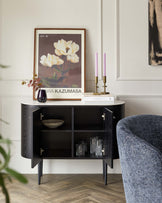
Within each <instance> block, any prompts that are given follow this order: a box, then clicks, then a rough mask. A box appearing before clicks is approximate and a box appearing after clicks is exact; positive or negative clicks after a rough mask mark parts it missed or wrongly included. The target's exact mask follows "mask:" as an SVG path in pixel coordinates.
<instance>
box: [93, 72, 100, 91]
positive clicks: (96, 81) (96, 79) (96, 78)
mask: <svg viewBox="0 0 162 203" xmlns="http://www.w3.org/2000/svg"><path fill="white" fill-rule="evenodd" d="M97 84H98V76H96V77H95V93H93V94H94V95H98V94H99V93H98V90H97V88H98V85H97Z"/></svg>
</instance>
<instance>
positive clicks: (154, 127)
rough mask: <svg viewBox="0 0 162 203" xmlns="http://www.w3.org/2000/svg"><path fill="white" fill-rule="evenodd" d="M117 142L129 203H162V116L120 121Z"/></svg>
mask: <svg viewBox="0 0 162 203" xmlns="http://www.w3.org/2000/svg"><path fill="white" fill-rule="evenodd" d="M117 142H118V148H119V156H120V163H121V169H122V177H123V183H124V191H125V196H126V201H127V203H162V116H157V115H137V116H130V117H127V118H124V119H122V120H120V121H119V122H118V124H117Z"/></svg>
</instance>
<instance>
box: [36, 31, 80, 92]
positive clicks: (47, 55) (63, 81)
mask: <svg viewBox="0 0 162 203" xmlns="http://www.w3.org/2000/svg"><path fill="white" fill-rule="evenodd" d="M80 58H81V35H80V34H39V57H38V60H39V61H38V77H39V78H40V79H41V82H42V87H44V88H81V60H80Z"/></svg>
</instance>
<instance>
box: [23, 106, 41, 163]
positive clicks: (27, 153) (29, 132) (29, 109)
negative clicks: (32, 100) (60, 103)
mask: <svg viewBox="0 0 162 203" xmlns="http://www.w3.org/2000/svg"><path fill="white" fill-rule="evenodd" d="M36 109H38V107H37V106H30V105H25V104H21V155H22V156H23V157H25V158H30V159H31V158H33V111H34V110H36Z"/></svg>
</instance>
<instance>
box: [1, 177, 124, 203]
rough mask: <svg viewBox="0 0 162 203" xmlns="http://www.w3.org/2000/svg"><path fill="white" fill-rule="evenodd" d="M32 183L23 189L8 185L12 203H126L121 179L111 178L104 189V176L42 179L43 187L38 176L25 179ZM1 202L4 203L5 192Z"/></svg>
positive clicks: (17, 183) (16, 185) (16, 183)
mask: <svg viewBox="0 0 162 203" xmlns="http://www.w3.org/2000/svg"><path fill="white" fill-rule="evenodd" d="M26 177H27V178H28V180H29V183H28V184H26V185H23V184H21V183H19V182H18V181H16V180H14V181H13V183H7V188H8V190H9V193H10V199H11V203H125V202H126V201H125V196H124V189H123V184H122V177H121V175H118V174H109V175H108V185H106V186H105V185H104V181H103V178H102V175H98V174H97V175H96V174H93V175H80V174H79V175H78V174H75V175H74V174H73V175H71V174H70V175H69V174H66V175H65V174H59V175H58V174H57V175H54V174H50V175H49V174H48V175H43V178H42V181H41V182H42V183H41V185H38V184H37V175H35V174H34V175H31V174H30V175H29V174H28V175H26ZM0 202H1V203H3V202H4V203H5V200H4V196H3V194H2V191H0Z"/></svg>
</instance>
